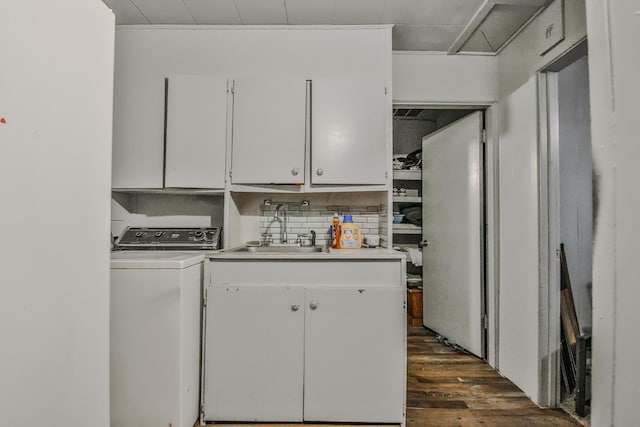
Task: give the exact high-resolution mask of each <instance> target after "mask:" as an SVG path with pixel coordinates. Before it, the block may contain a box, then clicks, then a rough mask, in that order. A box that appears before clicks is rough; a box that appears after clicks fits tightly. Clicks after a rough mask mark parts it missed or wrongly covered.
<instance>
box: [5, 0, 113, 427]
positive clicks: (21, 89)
mask: <svg viewBox="0 0 640 427" xmlns="http://www.w3.org/2000/svg"><path fill="white" fill-rule="evenodd" d="M70 11H72V13H71V12H70ZM114 20H115V18H114V16H113V14H112V13H111V11H109V10H108V9H107V8H106V6H105V5H104V4H103V3H102V2H101V1H99V0H92V1H87V0H60V1H55V2H52V1H49V0H31V1H28V2H27V1H5V2H2V13H0V40H2V61H1V62H2V65H1V66H0V117H2V118H4V119H5V122H6V123H4V124H1V123H0V194H2V197H3V208H2V210H0V222H1V223H2V224H3V230H2V246H1V247H0V342H1V343H2V344H1V346H2V349H1V350H0V424H1V425H3V426H19V425H23V424H25V423H31V422H42V423H46V424H47V425H48V426H52V427H54V426H55V427H69V426H74V427H75V426H84V425H92V426H97V427H107V426H108V425H109V239H108V233H109V198H110V184H111V165H110V159H111V126H112V122H111V116H112V93H113V92H112V90H113V54H114ZM74 230H77V231H76V232H71V231H74ZM70 232H71V233H70Z"/></svg>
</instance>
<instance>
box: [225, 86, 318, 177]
mask: <svg viewBox="0 0 640 427" xmlns="http://www.w3.org/2000/svg"><path fill="white" fill-rule="evenodd" d="M306 107H307V82H306V80H305V79H304V78H301V77H298V78H296V77H289V78H256V79H240V80H236V81H235V84H234V112H233V149H232V156H231V172H232V175H231V182H232V183H234V184H302V183H304V175H305V174H304V165H305V134H306V110H307V108H306Z"/></svg>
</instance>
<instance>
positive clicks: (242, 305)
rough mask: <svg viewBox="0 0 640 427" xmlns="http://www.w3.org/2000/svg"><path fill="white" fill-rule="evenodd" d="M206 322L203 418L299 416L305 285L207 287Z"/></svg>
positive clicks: (289, 418) (280, 418) (297, 418)
mask: <svg viewBox="0 0 640 427" xmlns="http://www.w3.org/2000/svg"><path fill="white" fill-rule="evenodd" d="M296 306H297V307H296ZM205 328H206V331H205V360H204V366H205V371H204V389H203V393H204V419H205V420H206V421H250V420H255V421H288V422H299V421H302V404H303V401H302V396H303V375H304V373H303V368H304V365H303V362H304V360H303V351H304V288H296V287H288V286H269V287H264V286H262V287H251V286H242V287H240V286H237V287H236V286H234V287H227V286H215V287H209V288H208V290H207V306H206V324H205Z"/></svg>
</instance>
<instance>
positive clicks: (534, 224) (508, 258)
mask: <svg viewBox="0 0 640 427" xmlns="http://www.w3.org/2000/svg"><path fill="white" fill-rule="evenodd" d="M536 94H537V84H536V78H535V77H531V78H530V79H529V81H528V82H527V83H526V84H525V85H523V86H522V87H520V88H519V89H518V90H516V91H515V92H514V93H512V94H511V95H510V96H509V97H507V98H505V99H502V100H501V101H500V103H499V105H498V107H499V117H500V118H499V120H500V142H499V144H500V146H499V155H498V162H499V168H500V170H499V174H500V182H499V197H500V201H499V207H500V208H499V209H500V212H499V215H500V233H499V234H500V243H499V246H500V294H499V295H500V296H499V308H498V309H499V311H500V313H499V319H500V325H499V337H498V343H499V352H498V354H499V361H500V362H499V371H500V372H501V373H502V374H503V375H505V376H506V377H507V378H509V379H510V380H511V381H513V383H514V384H515V385H517V386H518V387H520V388H521V389H522V391H524V392H525V393H526V394H527V396H529V397H530V398H531V399H532V400H533V401H534V402H537V401H538V398H539V390H538V381H539V380H538V375H539V373H540V367H539V360H538V315H539V314H538V313H539V298H538V282H539V279H538V277H539V274H538V132H537V127H538V123H537V114H538V110H537V105H536V102H535V100H536V98H537V95H536Z"/></svg>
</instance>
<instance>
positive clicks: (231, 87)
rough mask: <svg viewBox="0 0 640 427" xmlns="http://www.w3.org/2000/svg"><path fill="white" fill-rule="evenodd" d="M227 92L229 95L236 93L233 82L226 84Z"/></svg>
mask: <svg viewBox="0 0 640 427" xmlns="http://www.w3.org/2000/svg"><path fill="white" fill-rule="evenodd" d="M227 91H228V92H231V93H236V84H235V82H234V81H233V80H232V81H230V82H229V83H228V87H227Z"/></svg>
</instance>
